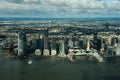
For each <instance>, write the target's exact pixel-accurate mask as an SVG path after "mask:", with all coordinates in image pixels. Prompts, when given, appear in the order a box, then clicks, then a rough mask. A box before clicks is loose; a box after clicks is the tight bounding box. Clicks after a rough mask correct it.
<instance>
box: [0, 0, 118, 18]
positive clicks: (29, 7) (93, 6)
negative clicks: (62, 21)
mask: <svg viewBox="0 0 120 80" xmlns="http://www.w3.org/2000/svg"><path fill="white" fill-rule="evenodd" d="M0 12H2V13H3V14H19V15H23V14H29V15H30V14H36V15H37V14H38V15H40V14H43V15H44V14H47V15H49V14H51V15H52V16H54V15H57V16H60V15H67V16H71V15H75V16H77V15H78V16H79V14H81V15H85V14H90V15H104V14H105V15H119V14H120V0H106V1H105V0H1V1H0ZM21 13H22V14H21Z"/></svg>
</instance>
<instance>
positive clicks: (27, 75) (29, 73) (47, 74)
mask: <svg viewBox="0 0 120 80" xmlns="http://www.w3.org/2000/svg"><path fill="white" fill-rule="evenodd" d="M85 58H86V59H85ZM0 80H120V58H116V60H115V61H108V62H106V63H98V62H96V61H94V60H93V59H92V58H90V57H89V58H88V57H77V58H76V61H75V62H70V61H69V60H68V59H65V58H62V59H60V58H42V59H38V60H35V59H34V60H33V63H32V64H28V61H21V60H19V59H15V58H7V57H4V56H3V54H2V52H0Z"/></svg>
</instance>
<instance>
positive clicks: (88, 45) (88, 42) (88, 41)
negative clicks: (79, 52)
mask: <svg viewBox="0 0 120 80" xmlns="http://www.w3.org/2000/svg"><path fill="white" fill-rule="evenodd" d="M86 51H90V39H89V37H87V47H86Z"/></svg>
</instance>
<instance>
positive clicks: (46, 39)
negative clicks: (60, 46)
mask: <svg viewBox="0 0 120 80" xmlns="http://www.w3.org/2000/svg"><path fill="white" fill-rule="evenodd" d="M43 55H44V56H49V55H50V51H49V49H48V28H45V30H44V51H43Z"/></svg>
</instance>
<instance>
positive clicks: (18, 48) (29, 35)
mask: <svg viewBox="0 0 120 80" xmlns="http://www.w3.org/2000/svg"><path fill="white" fill-rule="evenodd" d="M0 30H1V32H0V46H1V49H2V50H3V52H4V55H5V56H9V57H10V56H13V57H18V58H21V59H26V58H27V59H29V58H30V57H37V58H38V57H40V56H45V57H47V56H48V57H50V56H51V57H53V56H54V57H55V56H56V57H67V58H68V59H69V60H70V61H72V62H74V61H75V59H74V56H83V55H84V56H93V57H95V58H96V60H98V62H105V60H104V57H117V56H120V19H119V18H107V19H102V18H100V19H99V18H98V19H97V18H93V19H89V18H88V19H43V20H42V19H40V20H39V19H34V20H31V19H27V18H26V19H19V18H18V19H8V20H7V19H2V20H1V21H0Z"/></svg>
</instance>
